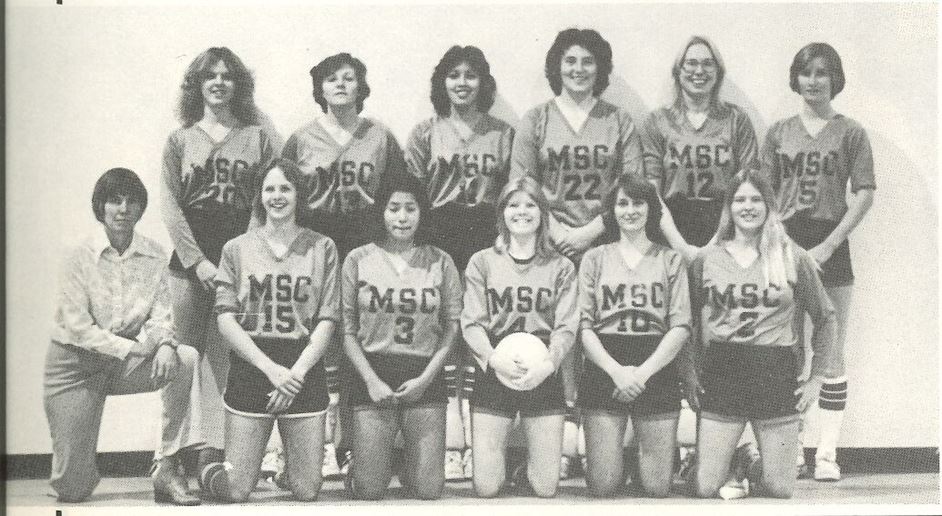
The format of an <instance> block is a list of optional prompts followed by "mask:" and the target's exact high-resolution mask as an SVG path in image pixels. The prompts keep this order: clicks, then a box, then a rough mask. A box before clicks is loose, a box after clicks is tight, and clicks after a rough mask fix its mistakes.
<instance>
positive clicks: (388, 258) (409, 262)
mask: <svg viewBox="0 0 942 516" xmlns="http://www.w3.org/2000/svg"><path fill="white" fill-rule="evenodd" d="M371 245H373V246H374V247H375V248H376V249H378V250H379V252H380V253H382V255H383V260H384V261H385V262H386V264H387V265H389V268H391V269H392V270H393V272H395V273H396V276H398V277H400V278H402V277H403V276H405V275H406V273H408V272H409V270H410V269H412V267H413V264H414V263H415V257H416V255H417V254H418V253H419V246H415V247H413V248H412V254H410V255H409V257H408V258H403V262H404V263H405V264H406V266H405V267H404V268H403V269H402V270H399V267H397V266H396V261H395V260H394V259H393V256H396V254H395V253H391V252H389V251H387V250H386V249H385V248H384V247H383V246H381V245H379V244H377V243H375V242H373V243H372V244H371Z"/></svg>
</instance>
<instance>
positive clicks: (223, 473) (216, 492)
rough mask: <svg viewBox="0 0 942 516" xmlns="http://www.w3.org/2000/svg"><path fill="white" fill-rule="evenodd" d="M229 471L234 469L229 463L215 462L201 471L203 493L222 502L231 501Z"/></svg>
mask: <svg viewBox="0 0 942 516" xmlns="http://www.w3.org/2000/svg"><path fill="white" fill-rule="evenodd" d="M229 469H232V466H231V465H230V464H229V463H222V462H213V463H211V464H207V465H206V466H205V467H204V468H203V470H202V471H200V479H201V480H202V484H203V486H204V487H203V493H204V494H205V495H206V496H207V497H208V498H210V499H212V500H217V501H220V502H228V501H229V493H230V490H229V473H228V471H227V470H229Z"/></svg>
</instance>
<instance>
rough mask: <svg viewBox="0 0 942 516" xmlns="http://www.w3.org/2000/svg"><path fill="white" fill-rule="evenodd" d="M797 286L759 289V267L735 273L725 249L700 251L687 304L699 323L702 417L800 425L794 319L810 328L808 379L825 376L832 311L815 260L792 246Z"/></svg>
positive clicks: (735, 266)
mask: <svg viewBox="0 0 942 516" xmlns="http://www.w3.org/2000/svg"><path fill="white" fill-rule="evenodd" d="M793 253H794V254H793V260H794V263H795V269H796V278H795V280H794V281H791V280H789V281H788V282H787V283H786V284H784V285H777V284H774V283H773V284H769V285H768V286H767V287H766V286H765V284H766V281H765V275H764V273H763V267H762V260H761V259H760V258H756V259H755V260H754V261H753V263H752V264H751V265H749V266H748V267H743V266H741V265H740V264H739V263H738V262H737V261H736V260H735V259H734V258H733V256H732V255H731V254H730V253H729V251H727V250H726V248H725V247H724V246H723V245H716V246H710V247H709V248H707V249H706V250H704V252H703V254H701V255H700V256H699V257H698V258H697V259H696V260H694V262H693V264H692V265H691V269H690V283H691V289H690V290H691V303H692V305H693V315H694V319H695V321H697V322H698V323H699V334H698V335H695V338H698V339H699V340H700V344H701V349H700V350H699V352H698V354H699V356H701V357H703V358H702V359H701V360H702V364H701V367H700V369H701V371H702V373H701V378H700V380H701V383H702V386H703V390H704V393H703V394H702V395H701V397H700V405H701V408H702V412H701V416H703V417H708V418H714V419H716V418H720V419H723V418H733V419H734V420H742V419H747V420H768V419H775V418H783V417H795V418H797V417H798V413H797V410H796V408H795V404H796V403H797V396H796V395H795V390H796V389H797V388H798V382H797V378H798V374H799V373H800V372H801V368H800V366H799V364H798V363H797V360H796V354H795V348H796V347H797V346H799V344H798V343H799V339H798V335H796V333H795V331H794V330H795V328H794V325H793V319H794V317H795V313H796V311H799V310H805V311H807V312H808V313H809V314H811V317H812V320H813V321H814V336H813V339H812V347H813V349H814V359H813V361H812V370H811V374H812V376H823V375H824V373H825V372H826V369H827V362H826V360H825V359H826V357H827V354H828V352H829V351H830V349H831V345H832V342H831V341H832V338H833V334H834V308H833V306H832V305H831V302H830V300H829V299H828V297H827V294H826V293H825V291H824V286H823V285H822V284H821V280H820V279H819V278H818V274H817V271H816V270H815V265H814V262H813V259H812V258H811V257H810V256H809V255H808V253H807V251H805V250H803V249H800V248H798V247H797V246H795V248H794V249H793Z"/></svg>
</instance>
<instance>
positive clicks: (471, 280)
mask: <svg viewBox="0 0 942 516" xmlns="http://www.w3.org/2000/svg"><path fill="white" fill-rule="evenodd" d="M484 268H485V260H484V257H483V255H482V254H480V253H477V254H475V255H474V256H472V257H471V260H469V261H468V267H467V269H466V270H465V272H464V307H463V308H462V310H461V329H462V331H464V330H467V329H468V328H470V327H472V326H480V327H481V328H483V329H484V331H485V332H488V333H490V331H489V324H488V323H489V322H490V318H489V317H488V315H487V303H486V297H485V293H484V289H485V288H486V287H487V282H486V281H485V279H484V276H485V271H484Z"/></svg>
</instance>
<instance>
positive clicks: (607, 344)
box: [578, 335, 681, 419]
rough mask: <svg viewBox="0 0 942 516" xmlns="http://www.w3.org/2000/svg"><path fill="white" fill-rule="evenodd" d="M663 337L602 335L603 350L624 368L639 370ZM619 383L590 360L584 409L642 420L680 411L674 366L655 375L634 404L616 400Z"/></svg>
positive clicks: (584, 384) (581, 395)
mask: <svg viewBox="0 0 942 516" xmlns="http://www.w3.org/2000/svg"><path fill="white" fill-rule="evenodd" d="M662 338H663V336H661V335H656V336H649V335H645V336H626V335H599V339H600V340H601V341H602V347H604V348H605V351H606V352H607V353H608V354H609V355H611V356H612V358H614V359H615V361H616V362H618V363H619V364H621V365H632V366H638V365H641V364H642V363H644V361H645V360H647V359H648V357H650V356H651V354H652V353H654V350H655V349H657V346H658V345H659V344H660V342H661V339H662ZM614 391H615V383H614V382H613V381H612V378H611V377H610V376H608V374H607V373H606V372H605V371H603V370H602V369H601V368H600V367H599V366H597V365H595V362H593V361H592V360H591V359H586V361H585V369H584V371H583V373H582V381H581V382H580V384H579V402H578V405H579V407H580V408H583V409H586V410H604V411H606V412H611V413H613V414H618V415H624V414H630V415H632V416H635V417H639V418H652V419H655V417H654V416H664V415H674V414H676V413H677V412H678V411H679V410H680V399H681V391H680V378H679V377H678V375H677V370H676V368H675V366H674V362H671V363H669V364H667V365H666V366H665V367H664V368H663V369H661V370H660V371H658V372H656V373H654V374H653V375H651V378H649V379H648V381H647V382H646V383H645V388H644V391H643V392H642V393H641V394H640V395H639V396H638V397H637V398H635V399H634V401H632V402H631V403H624V402H621V401H618V400H616V399H615V398H613V397H612V393H613V392H614Z"/></svg>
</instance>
